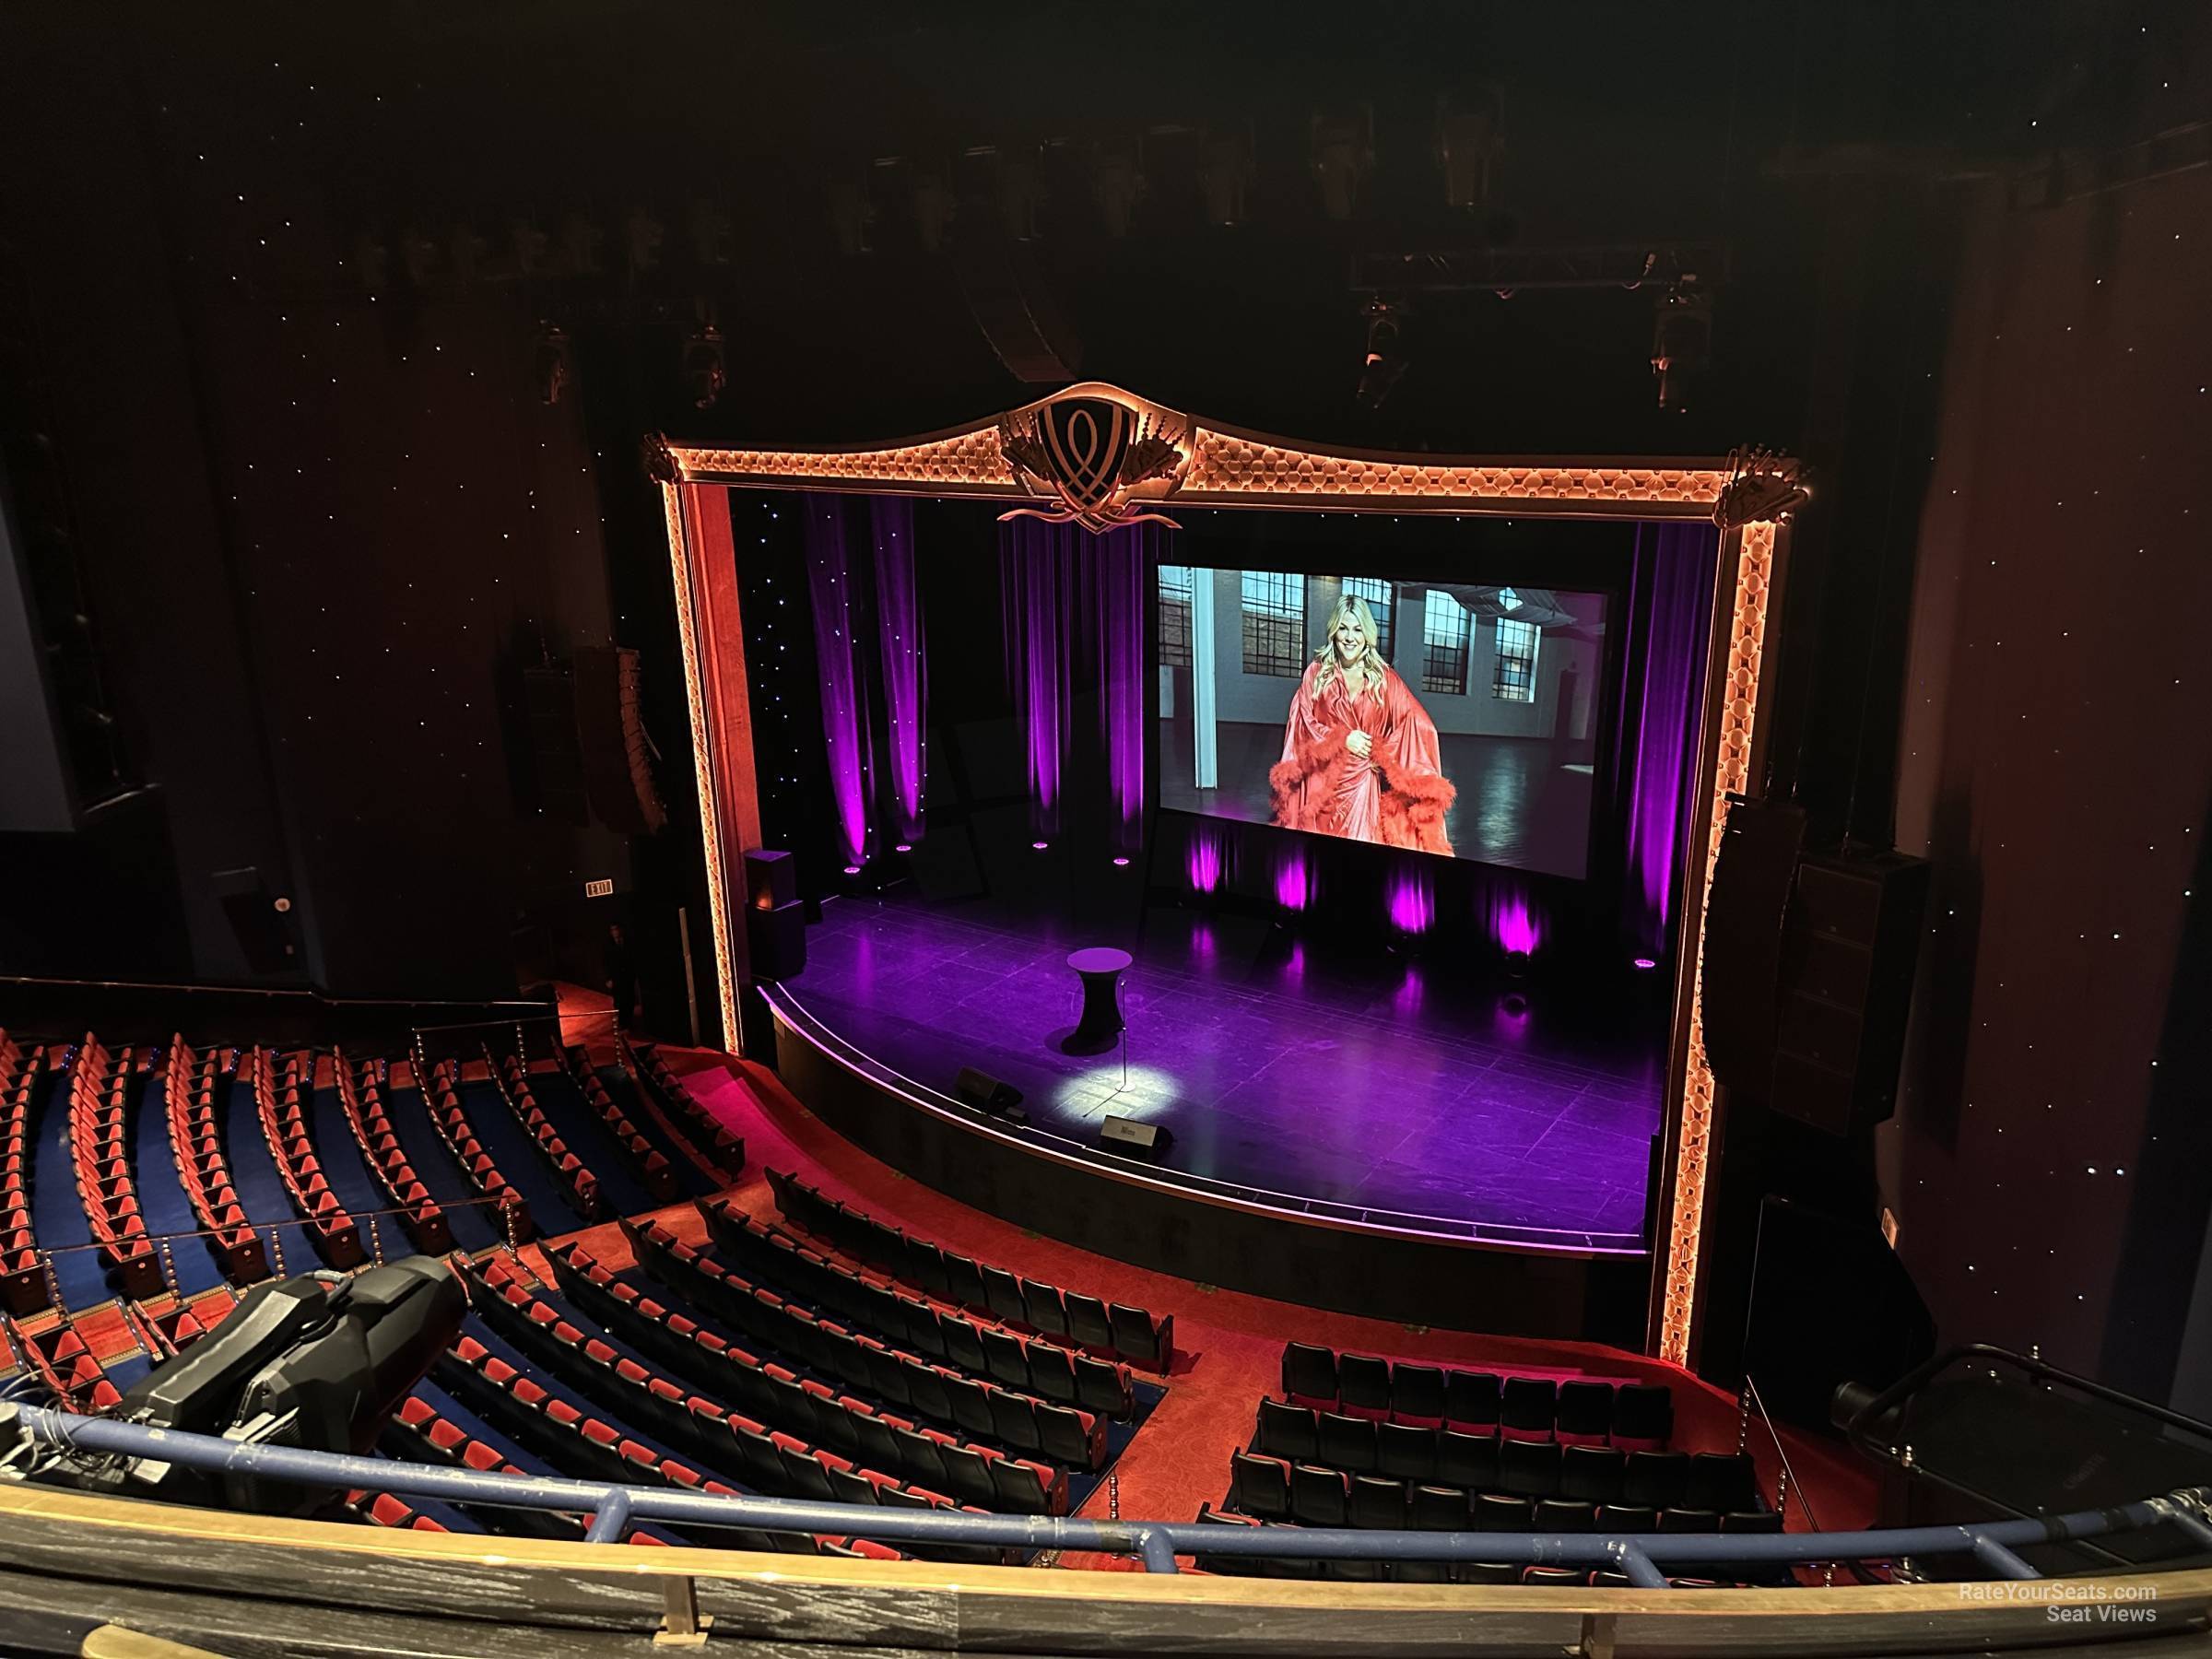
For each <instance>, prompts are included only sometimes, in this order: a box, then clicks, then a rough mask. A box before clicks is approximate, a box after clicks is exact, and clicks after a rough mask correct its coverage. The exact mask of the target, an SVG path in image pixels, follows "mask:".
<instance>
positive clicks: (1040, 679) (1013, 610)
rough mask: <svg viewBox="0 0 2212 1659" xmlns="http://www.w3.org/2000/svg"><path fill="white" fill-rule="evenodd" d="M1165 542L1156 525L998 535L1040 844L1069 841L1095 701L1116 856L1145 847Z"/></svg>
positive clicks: (1029, 529) (1011, 668) (1022, 524)
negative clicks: (1080, 721)
mask: <svg viewBox="0 0 2212 1659" xmlns="http://www.w3.org/2000/svg"><path fill="white" fill-rule="evenodd" d="M1160 535H1161V528H1160V526H1158V525H1154V524H1135V525H1131V526H1129V527H1127V528H1125V529H1121V530H1113V531H1109V532H1108V533H1107V534H1106V535H1091V534H1089V533H1088V531H1086V530H1084V529H1082V528H1081V527H1080V526H1079V525H1075V524H1046V523H1045V522H1043V521H1042V520H1041V519H1033V518H1020V519H1011V520H1008V521H1006V523H1004V524H1001V525H1000V526H999V537H998V554H999V574H1000V582H1001V589H1000V591H1001V594H1002V603H1003V605H1004V611H1005V615H1004V621H1005V629H1006V676H1007V682H1008V688H1009V689H1010V690H1011V692H1012V694H1013V699H1014V710H1015V717H1016V719H1017V721H1018V724H1019V726H1020V729H1021V734H1022V747H1023V751H1024V753H1025V755H1026V757H1027V760H1028V766H1029V778H1030V812H1031V822H1032V823H1033V825H1034V826H1035V828H1036V830H1037V833H1038V834H1039V835H1040V836H1051V835H1056V834H1058V833H1059V831H1060V829H1061V825H1062V821H1063V813H1064V808H1065V802H1066V790H1065V784H1066V782H1067V779H1066V777H1065V773H1066V771H1067V768H1068V765H1069V762H1070V739H1071V737H1072V735H1073V734H1072V731H1071V722H1072V719H1073V706H1074V702H1075V699H1076V696H1077V691H1078V690H1081V691H1084V692H1089V691H1092V690H1094V689H1095V691H1096V692H1097V695H1098V712H1099V713H1098V719H1099V734H1098V735H1099V753H1100V755H1101V756H1102V757H1103V759H1104V763H1105V784H1106V800H1107V802H1108V804H1109V806H1110V808H1111V811H1112V818H1113V837H1112V840H1113V844H1114V849H1115V851H1116V852H1119V853H1130V852H1133V851H1134V850H1135V848H1136V846H1137V845H1138V843H1139V841H1141V840H1142V838H1143V833H1144V816H1145V709H1146V697H1145V663H1146V657H1147V652H1146V637H1145V597H1146V583H1147V580H1148V579H1149V573H1150V571H1151V568H1152V561H1153V559H1155V558H1157V557H1158V554H1159V541H1160Z"/></svg>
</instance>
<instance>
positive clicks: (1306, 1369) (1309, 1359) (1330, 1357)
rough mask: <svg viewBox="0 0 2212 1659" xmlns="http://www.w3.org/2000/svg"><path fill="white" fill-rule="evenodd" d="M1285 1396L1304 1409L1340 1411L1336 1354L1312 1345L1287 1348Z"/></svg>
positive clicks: (1301, 1344) (1290, 1345) (1330, 1350)
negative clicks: (1304, 1407) (1314, 1407)
mask: <svg viewBox="0 0 2212 1659" xmlns="http://www.w3.org/2000/svg"><path fill="white" fill-rule="evenodd" d="M1283 1393H1284V1394H1286V1395H1287V1396H1288V1397H1289V1398H1290V1399H1291V1400H1293V1401H1295V1402H1297V1403H1298V1404H1300V1405H1301V1406H1316V1407H1319V1408H1321V1409H1323V1410H1326V1411H1334V1410H1335V1409H1336V1353H1335V1349H1333V1348H1325V1347H1318V1346H1316V1345H1315V1344H1313V1343H1310V1342H1293V1343H1290V1344H1288V1346H1286V1347H1284V1349H1283Z"/></svg>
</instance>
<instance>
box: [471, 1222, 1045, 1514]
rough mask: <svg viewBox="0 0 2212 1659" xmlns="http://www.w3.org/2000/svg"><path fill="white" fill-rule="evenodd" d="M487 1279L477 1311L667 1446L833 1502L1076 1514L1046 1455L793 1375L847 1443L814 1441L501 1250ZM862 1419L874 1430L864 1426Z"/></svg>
mask: <svg viewBox="0 0 2212 1659" xmlns="http://www.w3.org/2000/svg"><path fill="white" fill-rule="evenodd" d="M477 1284H478V1287H479V1292H480V1293H479V1295H478V1296H477V1299H476V1305H477V1311H478V1312H480V1313H482V1314H483V1315H484V1317H485V1319H486V1320H487V1322H488V1324H490V1325H491V1326H492V1327H493V1328H494V1329H495V1330H497V1331H498V1332H499V1333H500V1335H502V1336H503V1337H505V1338H506V1340H508V1341H509V1342H511V1343H512V1344H513V1345H514V1347H516V1348H517V1349H518V1350H520V1351H521V1352H522V1353H524V1354H525V1355H527V1356H528V1357H529V1358H530V1359H532V1360H534V1361H535V1362H536V1363H537V1364H540V1365H543V1366H544V1367H545V1368H546V1369H547V1371H550V1372H552V1373H553V1375H555V1376H556V1377H558V1378H559V1379H560V1380H561V1381H562V1382H566V1383H568V1384H569V1385H571V1387H573V1388H575V1389H576V1390H577V1391H578V1392H579V1393H580V1394H582V1395H583V1396H584V1397H585V1398H587V1399H590V1400H592V1401H594V1402H595V1403H596V1404H598V1405H600V1406H605V1407H606V1408H607V1409H608V1410H609V1411H613V1412H615V1413H617V1414H618V1415H619V1416H620V1417H621V1418H623V1420H625V1421H629V1422H635V1423H638V1424H640V1425H641V1426H642V1427H645V1428H647V1429H650V1430H652V1432H653V1433H654V1434H656V1435H658V1436H659V1437H660V1439H661V1440H662V1441H664V1442H665V1444H667V1445H670V1446H673V1447H675V1448H677V1450H679V1451H686V1452H689V1453H692V1454H693V1455H695V1456H698V1457H701V1458H703V1459H705V1460H706V1462H707V1463H708V1464H709V1465H712V1466H714V1467H719V1468H722V1469H725V1470H727V1471H729V1472H730V1473H732V1474H734V1475H735V1476H736V1477H737V1478H739V1479H741V1480H743V1481H745V1482H746V1483H747V1485H748V1486H751V1487H753V1488H756V1489H758V1490H760V1491H764V1492H769V1493H772V1494H776V1495H779V1496H785V1497H793V1498H811V1499H818V1500H821V1501H822V1502H825V1503H867V1504H874V1503H878V1502H880V1501H881V1499H880V1497H879V1494H880V1493H881V1492H882V1491H883V1490H884V1489H885V1488H888V1487H896V1486H902V1485H912V1486H916V1487H918V1488H922V1489H923V1490H924V1496H927V1495H929V1494H930V1493H931V1492H934V1491H935V1490H936V1489H938V1488H943V1489H944V1490H946V1491H949V1492H951V1493H952V1494H953V1495H954V1496H955V1497H956V1498H958V1499H959V1500H960V1501H961V1502H963V1503H971V1504H976V1505H979V1506H981V1507H982V1508H985V1509H1004V1510H1010V1511H1012V1512H1016V1513H1019V1514H1031V1515H1063V1514H1065V1513H1066V1512H1067V1480H1066V1477H1065V1476H1064V1475H1062V1474H1061V1473H1060V1472H1059V1471H1058V1470H1056V1469H1052V1468H1048V1467H1046V1466H1045V1465H1042V1464H1039V1463H1035V1462H1031V1461H1030V1460H1027V1459H1020V1458H1009V1457H1006V1456H1005V1455H1004V1454H1003V1453H999V1452H998V1451H997V1450H995V1449H994V1448H992V1447H988V1446H977V1445H970V1444H964V1443H963V1442H961V1441H959V1440H957V1439H955V1438H954V1437H953V1436H952V1435H949V1434H944V1433H941V1432H938V1431H936V1430H928V1429H921V1430H917V1429H916V1428H915V1426H914V1425H913V1424H912V1423H911V1422H908V1421H907V1420H906V1419H904V1418H889V1417H881V1416H879V1415H878V1414H877V1412H876V1410H875V1408H874V1407H872V1406H868V1405H866V1404H865V1403H864V1402H862V1401H859V1400H855V1399H852V1398H850V1397H837V1396H833V1395H832V1394H830V1390H829V1389H827V1388H825V1387H823V1386H822V1385H821V1384H820V1383H815V1384H814V1385H813V1387H812V1389H809V1388H808V1387H807V1386H806V1384H804V1383H800V1382H798V1380H797V1379H796V1378H795V1377H794V1378H792V1383H793V1384H794V1385H795V1386H796V1387H797V1388H798V1390H799V1391H800V1394H802V1395H804V1396H805V1405H804V1406H803V1407H802V1409H804V1411H805V1412H806V1418H808V1419H809V1420H810V1421H811V1422H813V1423H814V1424H816V1425H818V1426H819V1427H820V1428H821V1429H824V1430H826V1429H828V1428H829V1427H830V1425H831V1424H832V1423H834V1424H837V1425H839V1426H841V1430H842V1434H843V1438H844V1440H845V1441H846V1443H845V1444H843V1445H832V1446H825V1447H822V1448H816V1447H814V1446H810V1445H809V1444H807V1442H806V1441H805V1440H804V1439H802V1438H800V1437H798V1436H796V1435H794V1434H792V1433H790V1432H788V1431H779V1430H776V1429H774V1428H771V1427H766V1426H764V1425H763V1423H762V1422H759V1421H755V1420H753V1419H751V1418H747V1417H744V1416H741V1415H739V1414H737V1413H735V1412H733V1411H731V1410H730V1409H729V1407H728V1406H725V1405H724V1404H723V1403H722V1402H720V1401H718V1400H714V1399H712V1398H709V1397H707V1396H704V1395H700V1394H691V1393H689V1392H688V1390H687V1389H685V1388H684V1387H683V1386H682V1385H681V1384H679V1383H677V1382H674V1381H673V1380H672V1379H670V1378H667V1377H664V1376H659V1375H656V1374H655V1373H653V1371H649V1370H648V1369H647V1368H646V1367H644V1366H643V1365H641V1364H640V1363H639V1362H638V1361H636V1360H635V1359H628V1358H626V1357H624V1356H622V1355H621V1354H619V1353H618V1351H617V1350H616V1349H615V1348H614V1347H611V1346H609V1345H608V1344H607V1343H606V1342H604V1341H601V1340H600V1339H599V1338H597V1337H594V1336H593V1335H588V1334H587V1333H585V1332H584V1331H582V1330H581V1329H579V1328H578V1327H577V1326H575V1325H573V1324H570V1323H569V1322H568V1321H566V1320H564V1319H563V1318H561V1316H560V1313H559V1310H557V1309H556V1308H554V1307H553V1306H552V1305H551V1304H549V1303H547V1302H545V1301H541V1300H538V1299H537V1297H536V1296H535V1294H534V1293H533V1292H532V1291H531V1289H530V1288H529V1287H528V1285H527V1284H526V1282H525V1281H524V1277H523V1276H522V1274H521V1273H519V1272H518V1271H517V1270H516V1269H514V1268H513V1267H512V1266H509V1265H507V1264H506V1263H504V1262H502V1261H500V1260H499V1259H498V1258H496V1257H495V1258H493V1259H492V1260H491V1261H489V1262H488V1263H487V1264H486V1265H484V1267H483V1268H482V1269H481V1270H479V1271H478V1272H477ZM771 1420H772V1419H771ZM864 1429H865V1430H868V1431H869V1432H867V1433H865V1435H864V1433H863V1432H862V1430H864ZM825 1438H826V1437H825ZM864 1441H865V1443H864ZM846 1453H853V1456H856V1457H857V1458H858V1459H859V1461H858V1462H857V1463H855V1462H854V1461H853V1457H848V1456H847V1455H845V1454H846Z"/></svg>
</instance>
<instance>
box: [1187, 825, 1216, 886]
mask: <svg viewBox="0 0 2212 1659" xmlns="http://www.w3.org/2000/svg"><path fill="white" fill-rule="evenodd" d="M1183 869H1184V872H1185V874H1187V875H1188V876H1189V877H1190V878H1191V890H1192V891H1193V892H1194V893H1210V892H1212V891H1213V890H1214V889H1215V888H1218V887H1219V886H1220V885H1221V838H1220V837H1219V836H1218V835H1217V834H1216V833H1214V831H1212V830H1206V829H1204V828H1200V829H1194V830H1192V831H1191V846H1190V852H1189V853H1188V855H1187V856H1186V857H1185V858H1184V860H1183Z"/></svg>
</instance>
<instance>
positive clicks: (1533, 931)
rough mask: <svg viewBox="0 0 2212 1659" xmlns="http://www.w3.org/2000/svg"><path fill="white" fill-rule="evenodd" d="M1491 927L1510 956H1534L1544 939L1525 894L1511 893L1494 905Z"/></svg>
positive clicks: (1491, 913) (1491, 914)
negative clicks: (1518, 954) (1529, 908)
mask: <svg viewBox="0 0 2212 1659" xmlns="http://www.w3.org/2000/svg"><path fill="white" fill-rule="evenodd" d="M1490 927H1491V931H1492V932H1493V933H1495V934H1496V935H1497V938H1498V943H1499V944H1500V946H1502V947H1504V949H1505V953H1506V954H1507V955H1508V956H1512V955H1513V954H1514V953H1515V952H1518V953H1520V954H1521V955H1522V956H1524V957H1525V956H1530V955H1533V954H1534V953H1535V948H1536V946H1537V944H1538V943H1539V942H1540V941H1541V940H1542V939H1543V937H1544V932H1543V929H1541V928H1539V927H1538V926H1537V925H1536V919H1535V917H1534V916H1533V915H1531V914H1530V913H1529V910H1528V899H1527V896H1526V895H1525V894H1523V893H1509V894H1507V895H1506V896H1505V897H1504V898H1503V899H1501V900H1496V901H1495V902H1494V903H1493V905H1492V908H1491V912H1490Z"/></svg>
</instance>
